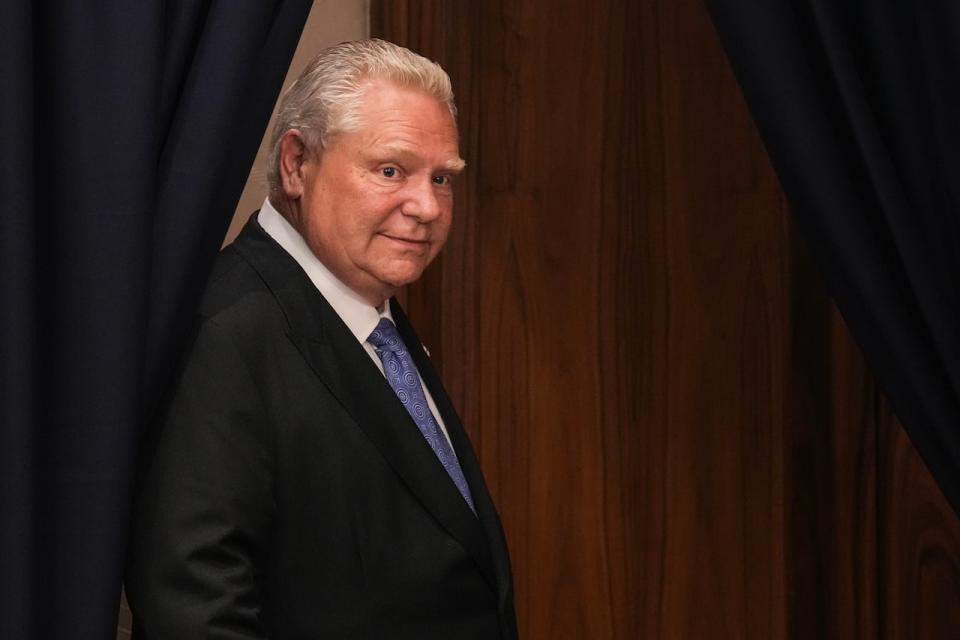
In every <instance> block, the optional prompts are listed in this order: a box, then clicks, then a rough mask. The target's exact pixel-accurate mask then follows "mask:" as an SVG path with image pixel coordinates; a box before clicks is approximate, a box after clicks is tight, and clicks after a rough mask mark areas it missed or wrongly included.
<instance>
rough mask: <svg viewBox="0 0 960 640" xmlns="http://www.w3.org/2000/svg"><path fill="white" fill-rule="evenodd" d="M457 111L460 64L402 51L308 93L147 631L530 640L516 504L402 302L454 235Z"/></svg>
mask: <svg viewBox="0 0 960 640" xmlns="http://www.w3.org/2000/svg"><path fill="white" fill-rule="evenodd" d="M455 114H456V109H455V107H454V103H453V95H452V92H451V89H450V81H449V78H448V77H447V75H446V73H445V72H444V71H443V70H442V69H441V68H440V67H439V66H438V65H436V64H435V63H432V62H430V61H428V60H426V59H424V58H422V57H420V56H418V55H416V54H414V53H412V52H410V51H408V50H406V49H403V48H401V47H397V46H395V45H392V44H389V43H387V42H383V41H379V40H370V41H361V42H354V43H346V44H342V45H339V46H336V47H333V48H331V49H328V50H326V51H324V52H323V53H321V54H320V56H319V57H318V58H317V59H316V60H315V61H314V62H313V63H311V64H310V65H309V66H308V68H307V69H306V71H304V73H303V75H302V76H301V77H300V79H299V80H297V82H296V84H295V85H294V86H293V87H291V89H290V90H289V91H288V92H287V93H286V94H285V96H284V98H283V99H282V101H281V104H280V107H279V112H278V118H277V124H276V126H275V128H274V131H273V135H272V153H271V160H270V164H271V166H270V173H269V176H268V182H269V187H270V193H269V197H268V199H267V201H266V202H264V205H263V208H262V209H261V210H260V211H259V213H258V214H257V215H256V216H255V217H253V218H252V219H251V221H250V222H249V223H248V224H247V226H246V227H245V228H244V230H243V232H242V233H241V234H240V236H239V238H238V239H237V241H236V242H235V243H234V244H233V245H231V246H230V247H228V248H227V249H225V250H224V252H223V253H222V255H221V256H220V259H219V261H218V263H217V266H216V268H215V270H214V273H213V275H212V277H211V282H210V284H209V285H208V289H207V292H206V294H205V296H204V300H203V302H202V304H201V307H200V312H199V316H200V318H199V329H198V332H197V337H196V340H195V342H194V344H193V347H192V351H191V352H190V354H189V357H188V359H187V362H186V364H185V366H184V370H183V373H182V376H181V379H180V381H179V384H178V386H177V390H176V393H175V394H174V398H173V400H172V403H171V405H170V407H169V411H168V413H167V416H166V419H165V424H164V427H163V429H162V431H161V435H160V440H159V443H158V446H157V449H156V454H155V455H154V457H153V460H152V463H151V464H150V467H149V471H148V473H147V478H146V482H145V486H144V490H143V492H142V497H141V499H140V502H139V504H138V515H137V519H136V523H135V530H134V537H133V541H132V545H131V551H130V558H131V563H130V571H129V572H128V580H127V594H128V598H129V601H130V605H131V608H132V610H133V613H134V616H135V618H136V619H137V624H138V627H139V631H140V633H141V636H138V637H146V638H148V639H149V640H158V639H168V638H169V639H172V640H188V639H191V638H238V639H239V638H271V639H273V640H278V639H281V638H311V639H320V638H369V639H387V638H417V639H418V640H423V639H429V638H437V639H441V638H442V639H445V640H447V639H453V638H457V639H469V638H477V639H480V638H483V639H494V638H505V639H506V638H515V637H516V633H517V632H516V621H515V616H514V611H513V602H512V600H513V594H512V585H511V576H510V566H509V559H508V556H507V549H506V544H505V541H504V537H503V532H502V530H501V527H500V522H499V519H498V517H497V513H496V511H495V509H494V506H493V504H492V502H491V500H490V496H489V494H488V492H487V488H486V486H485V485H484V481H483V478H482V477H481V474H480V468H479V466H478V464H477V460H476V457H475V455H474V452H473V450H472V448H471V446H470V443H469V441H468V439H467V436H466V434H465V432H464V430H463V427H462V426H461V424H460V420H459V418H458V417H457V415H456V413H455V411H454V409H453V407H452V406H451V404H450V400H449V399H448V398H447V395H446V393H445V392H444V390H443V387H442V386H441V384H440V380H439V378H438V377H437V373H436V372H435V371H434V369H433V367H432V365H431V364H430V361H429V358H428V356H427V354H426V353H425V350H424V349H423V347H422V345H421V344H420V341H419V340H418V339H417V337H416V335H415V334H414V333H413V329H412V328H411V327H410V324H409V323H408V321H407V319H406V317H405V316H404V314H403V311H402V310H401V309H400V307H399V306H398V305H397V303H396V300H395V299H393V298H392V295H393V293H394V292H395V291H396V290H397V289H398V288H399V287H402V286H403V285H406V284H408V283H410V282H413V281H414V280H416V279H417V278H419V277H420V274H421V273H422V272H423V270H424V268H426V266H427V265H428V264H429V263H430V261H431V260H433V258H434V257H435V256H436V255H437V253H438V252H439V251H440V248H441V247H442V246H443V244H444V242H445V240H446V238H447V232H448V230H449V227H450V222H451V215H452V207H453V193H452V188H451V180H452V179H453V178H454V176H455V175H456V174H457V173H458V172H460V171H461V169H462V168H463V165H464V163H463V160H461V159H460V155H459V150H458V138H457V128H456V123H455Z"/></svg>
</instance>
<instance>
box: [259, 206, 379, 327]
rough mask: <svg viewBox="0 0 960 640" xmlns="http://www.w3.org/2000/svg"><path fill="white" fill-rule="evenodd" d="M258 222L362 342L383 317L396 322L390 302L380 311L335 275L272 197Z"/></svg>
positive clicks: (264, 207)
mask: <svg viewBox="0 0 960 640" xmlns="http://www.w3.org/2000/svg"><path fill="white" fill-rule="evenodd" d="M257 222H258V223H260V226H261V227H263V230H264V231H266V232H267V235H269V236H270V237H271V238H273V239H274V240H276V241H277V244H279V245H280V246H281V247H283V250H284V251H286V252H287V253H289V254H290V256H291V257H292V258H293V259H294V260H296V261H297V264H299V265H300V267H301V268H302V269H303V270H304V272H306V274H307V277H308V278H310V281H311V282H313V284H314V286H315V287H316V288H317V290H318V291H320V293H321V294H322V295H323V297H324V298H326V300H327V302H329V303H330V306H331V307H333V310H334V311H336V312H337V315H338V316H340V319H341V320H343V322H344V324H346V325H347V328H348V329H350V333H352V334H353V335H354V337H356V339H357V340H358V341H359V342H361V343H364V342H366V341H367V338H368V337H369V336H370V334H371V333H373V330H374V329H375V328H376V326H377V323H379V322H380V318H387V319H389V320H390V321H391V322H393V315H392V313H391V312H390V301H389V300H387V301H385V302H384V303H383V309H382V310H377V308H376V307H373V306H371V305H370V303H369V302H367V301H366V300H364V299H363V297H362V296H360V294H358V293H357V292H356V291H354V290H353V289H351V288H350V287H348V286H347V285H345V284H344V283H343V281H342V280H340V279H339V278H337V277H336V276H335V275H333V273H332V272H331V271H330V269H328V268H327V267H326V265H324V264H323V263H322V262H320V259H319V258H317V256H316V255H314V253H313V251H311V250H310V247H309V246H307V243H306V241H304V239H303V237H302V236H301V235H300V234H299V233H298V232H297V230H296V229H294V228H293V226H292V225H291V224H290V223H289V222H287V220H286V219H285V218H284V217H283V216H282V215H280V212H279V211H277V210H276V209H275V208H274V206H273V205H272V204H271V203H270V198H267V199H266V200H264V201H263V206H262V207H260V213H259V214H258V215H257Z"/></svg>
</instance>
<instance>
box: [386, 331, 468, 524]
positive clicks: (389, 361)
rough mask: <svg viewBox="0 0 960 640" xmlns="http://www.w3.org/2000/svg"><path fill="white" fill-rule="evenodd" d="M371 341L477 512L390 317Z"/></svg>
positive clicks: (389, 379)
mask: <svg viewBox="0 0 960 640" xmlns="http://www.w3.org/2000/svg"><path fill="white" fill-rule="evenodd" d="M367 342H369V343H370V344H372V345H373V348H374V350H376V352H377V356H378V357H379V358H380V361H381V362H382V363H383V371H384V374H385V376H386V378H387V382H388V383H389V384H390V387H391V388H392V389H393V391H394V393H396V394H397V398H398V399H399V400H400V402H401V403H402V404H403V407H404V408H405V409H406V410H407V413H408V414H409V415H410V417H411V418H412V419H413V422H414V423H415V424H416V425H417V428H418V429H419V430H420V433H422V434H423V437H424V438H425V439H426V441H427V443H428V444H429V445H430V448H431V449H433V452H434V453H435V454H436V456H437V458H438V459H439V460H440V464H442V465H443V468H444V469H446V470H447V474H449V476H450V479H451V480H453V484H454V485H456V487H457V490H459V491H460V495H462V496H463V499H464V500H466V501H467V504H468V505H469V506H470V509H471V510H472V511H474V513H476V509H474V506H473V496H472V495H471V494H470V487H469V486H468V485H467V479H466V478H465V477H464V475H463V470H462V469H461V468H460V461H459V460H457V456H456V455H455V454H454V452H453V449H452V448H451V447H450V443H449V442H448V441H447V438H446V437H445V436H444V435H443V432H442V431H441V430H440V425H439V424H437V421H436V419H435V418H434V416H433V413H431V412H430V407H429V405H428V404H427V396H426V394H425V393H424V391H423V387H422V386H421V384H420V376H419V375H417V369H416V366H415V365H414V363H413V359H412V358H411V357H410V353H409V352H408V351H407V347H406V345H405V344H404V343H403V339H402V338H401V337H400V333H399V332H398V331H397V327H396V326H395V325H394V324H393V323H392V322H390V321H389V320H388V319H386V318H381V319H380V322H379V323H378V324H377V328H376V329H374V330H373V333H371V334H370V337H369V338H367Z"/></svg>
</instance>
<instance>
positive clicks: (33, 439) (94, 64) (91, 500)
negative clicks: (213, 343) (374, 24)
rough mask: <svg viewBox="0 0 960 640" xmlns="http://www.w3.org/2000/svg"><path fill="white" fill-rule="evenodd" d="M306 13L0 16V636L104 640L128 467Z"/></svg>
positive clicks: (0, 10) (96, 10) (32, 6)
mask: <svg viewBox="0 0 960 640" xmlns="http://www.w3.org/2000/svg"><path fill="white" fill-rule="evenodd" d="M310 4H311V2H310V1H309V0H258V1H257V2H228V1H212V0H207V1H203V2H200V1H197V2H188V1H186V0H180V1H172V0H171V1H167V2H163V1H160V0H152V1H150V0H143V1H138V2H131V3H109V2H108V3H89V2H67V1H64V2H52V3H41V2H32V1H31V0H9V1H7V2H4V3H2V7H0V30H2V37H0V78H2V79H3V84H4V90H3V92H2V94H0V207H2V209H3V212H2V214H0V523H2V524H0V637H2V638H17V639H21V638H23V639H29V638H54V637H55V638H71V639H84V638H103V639H106V638H114V637H115V633H116V620H117V605H118V602H119V597H120V587H121V575H122V567H123V562H124V552H125V542H126V539H125V538H126V533H127V524H128V523H127V520H128V516H129V509H130V500H131V496H132V490H133V481H134V477H133V476H134V470H135V460H136V455H137V449H138V446H139V444H140V440H141V435H142V433H143V429H144V425H145V424H146V423H147V421H148V419H149V416H150V415H151V413H152V411H153V410H154V408H155V407H156V404H157V402H158V400H159V397H160V395H161V393H162V392H163V388H164V385H165V383H166V381H167V378H168V377H169V375H170V373H171V371H172V369H173V367H174V366H175V361H176V358H177V356H178V352H179V350H180V348H181V346H182V340H183V338H184V336H185V335H186V332H187V330H188V327H189V325H190V322H191V320H192V317H191V316H192V310H193V307H194V305H195V304H196V302H197V298H198V296H199V294H200V291H201V290H202V287H203V284H204V281H205V279H206V275H207V273H208V270H209V268H210V266H211V265H212V261H213V259H214V257H215V255H216V252H217V250H218V249H219V246H220V242H221V239H222V237H223V234H224V232H225V230H226V228H227V225H228V223H229V220H230V217H231V215H232V213H233V208H234V206H235V203H236V201H237V199H238V197H239V194H240V191H241V189H242V187H243V183H244V180H245V179H246V175H247V172H248V170H249V166H250V164H251V162H252V161H253V158H254V155H255V153H256V149H257V146H258V145H259V142H260V139H261V137H262V135H263V132H264V128H265V127H266V123H267V120H268V118H269V116H270V110H271V108H272V106H273V103H274V101H275V99H276V96H277V94H278V92H279V90H280V85H281V83H282V81H283V78H284V76H285V73H286V70H287V67H288V65H289V61H290V58H291V56H292V55H293V51H294V49H295V47H296V45H297V41H298V39H299V36H300V31H301V30H302V28H303V24H304V22H305V20H306V16H307V13H308V11H309V9H310Z"/></svg>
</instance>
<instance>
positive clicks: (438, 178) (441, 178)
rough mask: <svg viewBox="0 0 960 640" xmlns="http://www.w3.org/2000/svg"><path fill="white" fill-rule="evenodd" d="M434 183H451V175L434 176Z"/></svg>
mask: <svg viewBox="0 0 960 640" xmlns="http://www.w3.org/2000/svg"><path fill="white" fill-rule="evenodd" d="M433 184H439V185H448V184H450V176H448V175H446V174H444V175H439V176H433Z"/></svg>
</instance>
